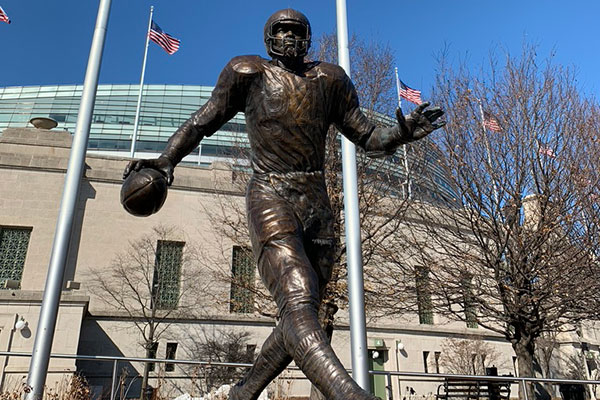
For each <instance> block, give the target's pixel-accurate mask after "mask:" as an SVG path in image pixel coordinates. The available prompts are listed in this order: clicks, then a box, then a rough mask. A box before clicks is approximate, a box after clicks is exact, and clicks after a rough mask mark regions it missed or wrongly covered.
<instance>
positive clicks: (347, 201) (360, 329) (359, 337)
mask: <svg viewBox="0 0 600 400" xmlns="http://www.w3.org/2000/svg"><path fill="white" fill-rule="evenodd" d="M336 10H337V37H338V59H339V64H340V66H341V67H342V68H343V69H344V70H345V71H346V74H348V76H350V52H349V50H348V21H347V15H346V1H345V0H336ZM342 169H343V173H342V174H343V178H344V179H343V181H344V185H343V186H344V215H345V218H346V220H345V225H346V248H347V249H348V250H347V256H348V298H349V303H350V310H349V311H350V343H351V349H352V352H351V353H352V376H353V378H354V380H355V381H356V383H358V385H359V386H360V387H362V388H363V389H365V390H369V386H370V383H369V367H368V366H369V364H368V362H369V359H368V354H367V324H366V319H365V293H364V278H363V270H362V254H361V240H360V215H359V212H358V179H357V173H356V148H355V147H354V144H353V143H352V142H350V141H349V140H348V139H346V138H342Z"/></svg>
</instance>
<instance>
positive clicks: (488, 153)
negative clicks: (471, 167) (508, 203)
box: [477, 99, 500, 207]
mask: <svg viewBox="0 0 600 400" xmlns="http://www.w3.org/2000/svg"><path fill="white" fill-rule="evenodd" d="M477 102H478V103H479V113H480V115H481V129H482V131H483V142H484V144H485V151H486V158H487V163H488V168H489V170H490V176H491V177H492V187H493V189H494V201H495V202H496V205H495V207H500V195H499V193H498V185H497V183H496V179H494V177H493V167H492V150H491V149H490V142H489V140H488V137H487V130H486V128H485V114H484V113H483V106H482V105H481V100H480V99H477Z"/></svg>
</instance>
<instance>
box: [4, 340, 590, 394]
mask: <svg viewBox="0 0 600 400" xmlns="http://www.w3.org/2000/svg"><path fill="white" fill-rule="evenodd" d="M0 357H31V353H26V352H11V351H0ZM50 357H51V358H56V359H72V360H81V361H100V362H112V363H113V368H112V374H111V392H110V399H111V400H114V399H115V396H116V388H117V371H118V365H119V363H129V362H139V363H143V364H145V363H157V364H177V365H196V366H202V367H231V368H249V367H251V366H252V364H249V363H231V362H213V361H197V360H175V359H168V358H143V357H119V356H91V355H77V354H51V355H50ZM286 371H300V369H299V368H297V367H288V368H286ZM72 372H75V371H69V372H65V373H72ZM349 372H351V370H349ZM369 374H372V375H383V376H385V377H386V389H387V400H394V397H393V390H392V387H393V386H392V385H393V377H398V379H399V378H400V377H408V378H423V379H418V380H419V381H423V382H443V381H444V380H445V379H454V380H456V379H462V380H473V381H485V382H496V381H497V382H511V383H512V384H518V385H521V386H522V388H523V394H524V396H525V398H524V400H529V398H528V394H527V388H526V386H525V385H526V383H528V382H529V383H549V384H552V385H558V384H576V385H577V384H580V385H600V380H583V379H551V378H528V377H517V376H510V375H503V376H488V375H459V374H438V373H425V372H408V371H369ZM286 379H297V378H293V377H292V378H290V377H286ZM300 379H306V378H300ZM0 389H1V388H0Z"/></svg>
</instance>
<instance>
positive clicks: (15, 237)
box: [0, 226, 31, 288]
mask: <svg viewBox="0 0 600 400" xmlns="http://www.w3.org/2000/svg"><path fill="white" fill-rule="evenodd" d="M30 236H31V228H9V227H5V226H0V287H1V288H5V287H6V281H8V280H11V281H16V282H18V287H21V278H22V277H23V267H24V266H25V256H26V255H27V246H28V245H29V237H30Z"/></svg>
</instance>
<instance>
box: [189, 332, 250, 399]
mask: <svg viewBox="0 0 600 400" xmlns="http://www.w3.org/2000/svg"><path fill="white" fill-rule="evenodd" d="M196 333H197V334H195V335H194V337H197V338H198V340H194V341H193V342H190V348H188V349H186V351H187V353H189V355H190V357H191V358H192V359H195V360H202V361H208V362H216V363H252V361H254V352H255V349H256V345H254V344H251V343H250V333H249V332H247V331H239V330H232V329H218V330H207V329H204V328H203V329H200V330H199V332H196ZM244 370H245V369H244V368H240V367H228V366H216V365H211V366H207V367H205V368H204V367H203V368H201V371H200V372H201V374H200V375H201V377H202V378H203V381H204V388H202V392H204V393H210V392H211V391H212V390H215V389H218V388H219V387H221V386H223V385H226V384H233V383H235V382H237V381H238V380H239V379H240V378H241V377H242V376H243V375H244V372H245V371H244Z"/></svg>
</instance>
